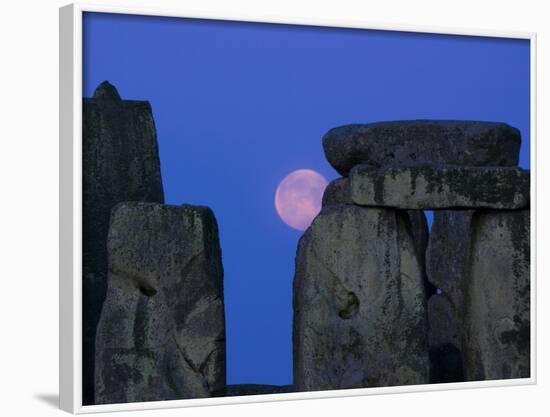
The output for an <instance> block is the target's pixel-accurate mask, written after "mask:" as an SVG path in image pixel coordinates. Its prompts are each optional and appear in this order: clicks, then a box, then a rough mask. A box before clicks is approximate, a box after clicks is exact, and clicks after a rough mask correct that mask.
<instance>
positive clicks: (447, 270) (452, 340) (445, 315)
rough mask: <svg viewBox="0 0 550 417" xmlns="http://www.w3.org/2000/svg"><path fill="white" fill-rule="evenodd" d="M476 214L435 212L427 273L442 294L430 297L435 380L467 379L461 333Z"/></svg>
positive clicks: (431, 344) (427, 254) (432, 359)
mask: <svg viewBox="0 0 550 417" xmlns="http://www.w3.org/2000/svg"><path fill="white" fill-rule="evenodd" d="M473 214H474V211H473V210H460V211H451V210H441V211H435V212H434V217H433V224H432V229H431V232H430V238H429V242H428V248H427V250H426V272H427V276H428V280H429V281H430V282H431V283H432V284H433V285H434V286H435V287H437V288H439V289H440V291H441V294H436V295H433V296H432V297H431V298H430V299H429V300H428V322H429V340H430V359H431V368H430V372H431V378H430V381H431V382H459V381H463V380H464V369H463V365H462V340H461V335H462V328H463V316H464V309H463V306H464V291H465V285H466V283H467V279H466V269H465V268H466V265H467V260H468V256H469V253H470V240H471V230H470V229H471V220H472V216H473Z"/></svg>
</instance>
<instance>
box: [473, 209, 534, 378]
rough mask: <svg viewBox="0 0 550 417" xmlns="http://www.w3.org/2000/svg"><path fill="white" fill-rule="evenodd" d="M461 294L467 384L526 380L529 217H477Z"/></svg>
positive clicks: (502, 214)
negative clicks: (465, 288) (511, 379)
mask: <svg viewBox="0 0 550 417" xmlns="http://www.w3.org/2000/svg"><path fill="white" fill-rule="evenodd" d="M468 265H469V267H468V269H467V274H468V286H467V291H466V294H465V308H464V309H465V316H464V334H463V345H464V346H463V349H464V355H463V356H464V369H465V376H466V379H467V380H469V381H473V380H490V379H507V378H528V377H529V376H530V340H531V339H530V336H531V335H530V213H529V210H522V211H510V212H505V211H498V212H497V211H479V212H476V214H475V215H474V217H473V221H472V244H471V254H470V260H469V262H468Z"/></svg>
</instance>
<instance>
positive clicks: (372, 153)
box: [323, 120, 521, 177]
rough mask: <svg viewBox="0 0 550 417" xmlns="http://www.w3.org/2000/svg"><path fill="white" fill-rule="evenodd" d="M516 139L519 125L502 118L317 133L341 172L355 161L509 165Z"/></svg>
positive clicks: (514, 160)
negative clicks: (322, 135) (513, 125)
mask: <svg viewBox="0 0 550 417" xmlns="http://www.w3.org/2000/svg"><path fill="white" fill-rule="evenodd" d="M520 145H521V137H520V133H519V130H517V129H516V128H513V127H511V126H509V125H507V124H505V123H492V122H473V121H451V120H449V121H447V120H405V121H395V122H379V123H369V124H352V125H345V126H340V127H336V128H334V129H331V130H329V131H328V132H327V133H326V134H325V136H324V137H323V149H324V151H325V156H326V157H327V160H328V162H329V163H330V164H331V165H332V167H333V168H334V169H335V170H336V171H338V172H339V173H340V175H342V176H344V177H345V176H348V173H349V171H350V170H351V168H353V167H354V166H356V165H368V166H370V167H372V168H380V167H388V166H413V165H422V164H447V165H464V166H514V165H517V162H518V155H519V148H520Z"/></svg>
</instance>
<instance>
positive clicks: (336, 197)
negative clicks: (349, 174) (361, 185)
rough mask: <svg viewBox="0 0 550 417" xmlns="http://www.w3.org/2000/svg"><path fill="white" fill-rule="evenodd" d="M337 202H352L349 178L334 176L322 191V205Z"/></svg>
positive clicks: (331, 204)
mask: <svg viewBox="0 0 550 417" xmlns="http://www.w3.org/2000/svg"><path fill="white" fill-rule="evenodd" d="M337 204H352V202H351V190H350V184H349V178H336V179H335V180H333V181H331V182H330V183H329V184H328V185H327V188H325V192H324V193H323V207H328V206H334V205H337Z"/></svg>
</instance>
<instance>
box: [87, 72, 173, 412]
mask: <svg viewBox="0 0 550 417" xmlns="http://www.w3.org/2000/svg"><path fill="white" fill-rule="evenodd" d="M82 138H83V140H82V168H83V172H82V186H83V225H82V226H83V240H82V242H83V273H82V275H83V276H82V279H83V311H82V316H83V323H82V326H83V370H82V371H83V402H84V404H85V405H86V404H93V403H94V397H93V394H94V357H95V352H94V341H95V336H96V329H97V323H98V321H99V316H100V313H101V308H102V305H103V301H104V299H105V292H106V288H107V250H106V242H107V233H108V229H109V217H110V213H111V209H112V208H113V207H114V206H115V205H116V204H118V203H121V202H124V201H150V202H158V203H162V202H163V201H164V193H163V188H162V180H161V173H160V161H159V151H158V145H157V137H156V130H155V123H154V120H153V115H152V111H151V106H150V104H149V102H147V101H134V100H122V99H121V98H120V95H119V94H118V92H117V90H116V88H115V87H114V86H113V85H111V84H109V83H108V82H107V81H105V82H103V83H102V84H100V85H99V86H98V87H97V89H96V90H95V93H94V96H93V97H92V98H85V99H84V100H83V132H82Z"/></svg>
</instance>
